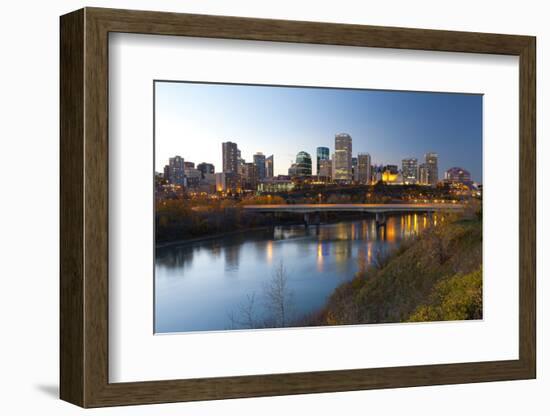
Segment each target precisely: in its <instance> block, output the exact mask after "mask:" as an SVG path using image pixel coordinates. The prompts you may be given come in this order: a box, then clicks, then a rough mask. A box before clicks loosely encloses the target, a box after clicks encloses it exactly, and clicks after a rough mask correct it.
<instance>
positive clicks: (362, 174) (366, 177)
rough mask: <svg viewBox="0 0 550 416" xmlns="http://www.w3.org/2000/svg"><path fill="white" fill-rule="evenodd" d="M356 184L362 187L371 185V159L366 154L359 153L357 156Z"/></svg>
mask: <svg viewBox="0 0 550 416" xmlns="http://www.w3.org/2000/svg"><path fill="white" fill-rule="evenodd" d="M357 170H358V180H357V181H358V182H359V183H362V184H364V185H369V184H370V183H371V176H372V168H371V159H370V155H369V154H368V153H359V154H358V155H357Z"/></svg>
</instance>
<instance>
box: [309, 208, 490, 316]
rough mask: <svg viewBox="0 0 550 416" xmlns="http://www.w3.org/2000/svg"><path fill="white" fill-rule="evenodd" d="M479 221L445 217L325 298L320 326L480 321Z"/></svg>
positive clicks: (480, 254) (480, 256) (480, 255)
mask: <svg viewBox="0 0 550 416" xmlns="http://www.w3.org/2000/svg"><path fill="white" fill-rule="evenodd" d="M481 237H482V236H481V221H480V220H478V219H469V220H464V219H462V220H454V221H452V220H451V219H447V221H445V222H444V223H443V224H441V225H438V226H437V227H432V228H430V229H428V230H426V231H425V232H424V233H422V235H421V236H419V237H418V238H417V239H416V240H414V241H411V242H408V243H405V244H404V245H403V246H402V247H401V248H400V249H399V250H398V251H397V252H395V253H393V254H392V255H390V257H389V258H388V259H386V260H385V261H384V265H383V266H381V267H379V268H369V269H368V270H367V271H365V272H363V273H358V274H357V276H355V278H354V279H353V280H352V281H351V282H349V283H346V284H344V285H342V286H340V287H339V288H338V289H336V291H335V292H334V293H333V294H332V296H331V297H330V298H329V300H328V302H327V305H326V308H325V309H324V310H323V313H322V314H320V316H319V317H318V319H320V320H321V322H319V323H320V324H356V323H382V322H403V321H409V320H415V321H418V320H420V321H426V320H449V319H476V318H480V317H481V261H482V253H481V248H482V244H481V243H482V240H481Z"/></svg>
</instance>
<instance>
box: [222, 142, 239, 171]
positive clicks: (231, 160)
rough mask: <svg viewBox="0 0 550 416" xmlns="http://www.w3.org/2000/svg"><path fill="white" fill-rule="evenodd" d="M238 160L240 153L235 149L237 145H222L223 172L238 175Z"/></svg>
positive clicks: (230, 143) (229, 143) (228, 143)
mask: <svg viewBox="0 0 550 416" xmlns="http://www.w3.org/2000/svg"><path fill="white" fill-rule="evenodd" d="M240 158H241V152H240V151H239V149H238V148H237V143H233V142H223V143H222V159H223V163H222V164H223V167H222V169H223V172H232V173H238V170H239V159H240Z"/></svg>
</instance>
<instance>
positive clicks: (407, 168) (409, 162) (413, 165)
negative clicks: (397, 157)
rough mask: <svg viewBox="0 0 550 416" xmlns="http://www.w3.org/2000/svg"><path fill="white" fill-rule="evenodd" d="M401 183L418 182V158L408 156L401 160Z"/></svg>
mask: <svg viewBox="0 0 550 416" xmlns="http://www.w3.org/2000/svg"><path fill="white" fill-rule="evenodd" d="M401 172H402V175H403V183H405V184H415V183H417V182H418V159H416V158H410V159H403V160H402V161H401Z"/></svg>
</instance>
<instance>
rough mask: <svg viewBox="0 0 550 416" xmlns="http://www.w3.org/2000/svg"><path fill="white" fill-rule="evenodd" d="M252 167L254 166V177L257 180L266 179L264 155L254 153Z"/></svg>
mask: <svg viewBox="0 0 550 416" xmlns="http://www.w3.org/2000/svg"><path fill="white" fill-rule="evenodd" d="M252 158H253V160H254V166H256V176H257V178H258V179H260V180H261V179H264V178H265V177H266V169H265V155H264V154H263V153H261V152H258V153H256V154H255V155H254V156H253V157H252Z"/></svg>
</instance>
